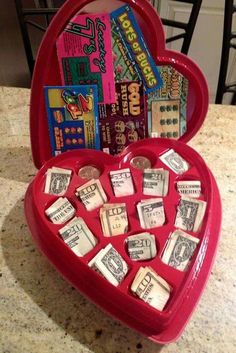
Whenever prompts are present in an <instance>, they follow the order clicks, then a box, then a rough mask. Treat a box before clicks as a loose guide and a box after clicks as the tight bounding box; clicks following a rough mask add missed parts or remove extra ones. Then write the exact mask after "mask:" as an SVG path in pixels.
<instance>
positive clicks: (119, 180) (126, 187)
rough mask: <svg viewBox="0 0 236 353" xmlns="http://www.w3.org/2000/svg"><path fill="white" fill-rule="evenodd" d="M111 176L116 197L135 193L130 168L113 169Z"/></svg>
mask: <svg viewBox="0 0 236 353" xmlns="http://www.w3.org/2000/svg"><path fill="white" fill-rule="evenodd" d="M110 178H111V183H112V187H113V190H114V194H115V196H116V197H121V196H128V195H133V194H134V185H133V181H132V175H131V172H130V169H129V168H126V169H120V170H115V171H111V172H110Z"/></svg>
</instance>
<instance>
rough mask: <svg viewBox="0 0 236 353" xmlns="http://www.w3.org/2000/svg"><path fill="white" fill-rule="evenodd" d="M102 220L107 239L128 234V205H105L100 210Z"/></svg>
mask: <svg viewBox="0 0 236 353" xmlns="http://www.w3.org/2000/svg"><path fill="white" fill-rule="evenodd" d="M100 220H101V225H102V231H103V235H104V236H105V237H112V236H115V235H119V234H124V233H127V231H128V217H127V212H126V204H125V203H116V204H104V205H103V207H102V208H100Z"/></svg>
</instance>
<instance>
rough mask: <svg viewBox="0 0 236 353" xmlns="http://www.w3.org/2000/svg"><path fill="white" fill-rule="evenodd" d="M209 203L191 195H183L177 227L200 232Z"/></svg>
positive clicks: (177, 215) (176, 222) (177, 216)
mask: <svg viewBox="0 0 236 353" xmlns="http://www.w3.org/2000/svg"><path fill="white" fill-rule="evenodd" d="M206 205H207V203H206V202H205V201H202V200H195V199H192V198H190V197H182V198H181V199H180V203H179V205H178V208H177V214H176V219H175V226H176V228H181V229H183V230H187V231H192V232H198V231H199V230H200V228H201V225H202V221H203V217H204V214H205V210H206Z"/></svg>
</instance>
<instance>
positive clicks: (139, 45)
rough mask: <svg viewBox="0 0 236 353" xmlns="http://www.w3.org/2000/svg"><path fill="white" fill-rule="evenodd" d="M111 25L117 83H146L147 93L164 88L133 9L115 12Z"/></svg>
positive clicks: (122, 9) (112, 15) (126, 7)
mask: <svg viewBox="0 0 236 353" xmlns="http://www.w3.org/2000/svg"><path fill="white" fill-rule="evenodd" d="M111 23H112V50H113V59H114V70H115V80H116V81H117V82H119V81H130V80H139V81H143V83H144V88H145V91H146V92H147V93H150V92H152V91H154V90H156V89H158V88H159V87H160V86H161V84H162V80H161V77H160V74H159V70H158V68H157V67H156V64H155V62H154V60H153V58H152V56H151V54H150V52H149V50H148V48H147V45H146V43H145V41H144V38H143V34H142V32H141V29H140V27H139V25H138V23H137V21H136V19H135V17H134V14H133V12H132V10H131V8H130V6H128V5H125V6H122V7H120V8H119V9H117V10H115V11H113V12H112V13H111Z"/></svg>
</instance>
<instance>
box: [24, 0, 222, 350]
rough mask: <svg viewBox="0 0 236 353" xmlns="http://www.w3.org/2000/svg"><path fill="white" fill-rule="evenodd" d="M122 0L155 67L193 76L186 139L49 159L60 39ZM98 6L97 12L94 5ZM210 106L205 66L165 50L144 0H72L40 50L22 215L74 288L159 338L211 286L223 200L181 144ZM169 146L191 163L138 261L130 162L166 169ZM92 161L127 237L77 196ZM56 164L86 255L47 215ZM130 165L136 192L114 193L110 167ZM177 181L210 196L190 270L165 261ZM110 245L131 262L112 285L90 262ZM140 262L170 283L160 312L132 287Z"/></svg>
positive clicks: (136, 177)
mask: <svg viewBox="0 0 236 353" xmlns="http://www.w3.org/2000/svg"><path fill="white" fill-rule="evenodd" d="M124 3H126V4H129V5H130V6H132V8H133V10H134V12H135V16H136V18H137V20H138V22H139V24H140V26H141V29H142V31H143V34H144V37H145V39H146V42H147V45H148V47H149V50H150V52H151V54H152V55H153V57H154V58H155V60H156V63H157V65H172V66H174V67H175V68H176V69H177V70H178V71H179V72H180V73H182V74H183V75H184V76H185V77H186V78H187V79H188V81H189V93H188V100H187V132H186V133H185V134H184V135H183V136H182V137H181V138H180V140H181V142H180V141H173V140H169V139H146V140H143V141H139V142H136V143H134V144H132V145H130V146H129V147H128V148H126V149H125V150H124V152H123V153H122V154H121V155H120V156H117V157H113V156H110V155H107V154H104V153H103V152H100V151H94V150H78V151H73V152H66V153H64V154H62V155H60V156H57V157H55V158H52V159H50V158H51V149H50V142H49V134H48V126H47V118H46V109H45V102H44V93H43V87H44V86H49V85H61V80H60V74H59V65H58V61H57V54H56V39H57V37H58V36H59V35H60V33H61V32H62V31H63V29H64V28H65V26H66V24H67V23H68V22H69V20H70V19H71V18H72V17H73V16H74V15H75V14H76V13H77V12H79V11H82V12H100V13H102V12H111V10H113V9H115V8H118V7H120V6H121V5H122V4H124ZM95 8H96V9H98V10H97V11H94V9H95ZM207 108H208V89H207V84H206V81H205V78H204V76H203V74H202V72H201V71H200V69H199V68H198V66H197V65H196V64H195V63H194V62H193V61H192V60H190V59H189V58H188V57H186V56H185V55H182V54H181V53H177V52H174V51H171V50H167V49H166V48H165V39H164V32H163V28H162V25H161V21H160V19H159V17H158V15H157V14H156V12H155V10H154V9H153V8H152V6H151V5H150V3H148V2H147V1H146V0H138V1H135V0H126V1H123V2H120V1H109V2H107V1H105V0H99V1H93V0H80V1H79V0H68V1H67V2H66V3H65V4H64V5H63V7H62V8H61V9H60V10H59V12H58V13H57V14H56V16H55V17H54V19H53V21H52V22H51V24H50V27H49V28H48V30H47V32H46V34H45V37H44V39H43V41H42V44H41V47H40V49H39V52H38V57H37V61H36V65H35V70H34V77H33V81H32V91H31V107H30V133H31V146H32V154H33V159H34V163H35V165H36V166H37V167H38V168H41V169H40V171H39V173H38V174H37V176H36V177H35V178H34V180H33V181H32V183H31V184H30V186H29V188H28V190H27V193H26V197H25V213H26V218H27V222H28V224H29V228H30V230H31V232H32V236H33V238H34V239H35V241H36V242H37V244H38V246H39V248H40V249H41V250H42V252H43V253H44V254H45V255H46V256H47V257H48V259H49V260H50V261H51V263H52V264H53V265H54V266H55V267H56V268H57V269H58V271H59V272H60V273H61V274H62V275H63V276H64V277H65V278H66V279H67V280H68V281H69V282H71V283H72V285H73V286H75V287H76V288H77V289H78V290H79V291H81V292H82V293H83V294H84V295H86V296H87V297H88V298H90V299H91V300H92V301H93V302H95V303H96V304H97V305H98V306H100V307H101V308H102V309H104V310H105V311H107V312H108V313H110V314H111V315H112V316H114V317H115V318H116V319H119V320H121V321H122V322H124V323H125V324H127V325H128V326H130V327H132V328H133V329H135V330H137V331H139V332H140V333H142V334H144V335H146V336H148V337H149V338H150V339H152V340H154V341H156V342H160V343H167V342H171V341H173V340H175V339H176V338H177V337H178V336H179V335H180V333H181V332H182V330H183V329H184V326H185V325H186V323H187V321H188V319H189V317H190V315H191V313H192V311H193V309H194V307H195V305H196V304H197V301H198V299H199V297H200V295H201V292H202V290H203V288H204V286H205V284H206V281H207V278H208V275H209V273H210V269H211V266H212V263H213V259H214V255H215V252H216V248H217V243H218V239H219V233H220V223H221V204H220V196H219V192H218V189H217V185H216V183H215V180H214V178H213V176H212V174H211V172H210V171H209V169H208V168H207V166H206V165H205V163H204V161H203V160H202V158H201V157H200V156H199V155H198V154H197V153H196V152H195V151H194V150H193V149H191V148H190V147H188V146H187V145H185V144H184V142H187V141H189V140H190V139H191V137H192V136H194V135H195V134H196V132H197V131H198V130H199V128H200V126H201V124H202V123H203V120H204V118H205V116H206V112H207ZM170 148H173V149H174V150H175V151H176V152H178V153H179V154H180V155H181V156H182V157H183V158H184V159H185V160H186V161H187V162H189V164H190V166H191V168H190V169H189V171H188V172H186V173H185V174H183V175H182V176H177V175H176V174H175V173H173V172H172V171H171V170H170V184H169V185H170V186H169V192H168V195H167V196H166V197H164V198H163V200H164V207H165V215H166V223H165V224H164V225H163V226H162V227H158V228H153V229H151V230H150V232H151V233H152V234H154V235H155V239H156V245H157V256H156V258H154V259H152V260H150V261H145V262H134V261H132V260H131V259H130V258H129V256H128V254H127V252H126V248H125V239H126V237H127V236H129V235H131V234H136V233H139V232H141V231H142V229H141V228H140V225H139V220H138V216H137V213H136V204H137V202H139V201H140V200H141V199H143V198H147V197H143V195H142V172H141V171H139V170H137V169H134V168H133V167H132V166H131V165H130V160H131V158H133V157H134V156H138V155H142V156H144V157H147V158H148V159H149V160H150V161H151V163H152V167H153V168H156V167H157V168H160V167H164V168H165V169H168V168H167V167H166V166H164V165H163V164H162V162H161V161H160V159H159V158H158V157H159V156H160V154H162V153H163V152H164V151H166V150H168V149H170ZM91 164H92V165H94V166H96V167H97V168H99V169H100V171H101V176H100V178H99V179H100V181H101V183H102V185H103V188H104V189H105V192H106V194H107V196H108V202H115V201H117V202H126V205H127V213H128V218H129V231H128V233H127V234H125V235H120V236H116V237H110V238H106V237H104V236H103V234H102V230H101V225H100V220H99V210H98V209H96V210H94V211H92V212H87V211H86V210H85V208H84V206H83V205H82V204H81V203H80V202H79V201H78V199H77V198H76V197H75V194H74V192H75V188H77V187H78V186H80V185H82V184H83V183H84V180H82V179H81V178H80V177H79V176H78V170H79V168H80V167H82V166H84V165H91ZM52 166H56V167H63V168H67V169H70V170H72V180H71V183H70V186H69V188H68V190H67V192H66V194H65V195H64V196H66V197H67V198H68V199H69V200H70V201H71V203H72V204H73V205H74V207H75V208H76V215H77V216H81V217H82V218H83V219H84V220H85V222H86V223H87V225H88V227H89V228H90V230H91V231H92V232H93V234H94V235H95V236H96V237H97V239H98V244H97V246H96V247H95V249H93V250H92V251H91V252H89V253H88V254H87V255H85V256H84V257H82V258H80V257H78V256H76V255H75V254H74V253H73V252H72V250H71V249H70V248H69V247H68V246H67V245H66V244H65V243H64V242H63V240H62V239H61V238H60V236H59V233H58V230H59V229H60V228H62V227H63V226H64V225H65V224H63V225H55V224H53V223H51V222H50V220H49V219H48V218H47V217H46V216H45V209H46V208H47V207H49V206H50V205H51V204H52V203H53V202H54V201H55V200H56V197H55V196H52V195H48V194H45V193H44V185H45V178H46V176H45V173H46V171H47V169H48V168H50V167H52ZM125 167H129V168H130V169H131V172H132V176H133V181H134V184H135V189H136V193H135V195H132V196H126V197H119V198H115V196H114V194H113V191H112V187H111V184H110V179H109V171H110V170H117V169H118V168H125ZM180 179H183V180H188V179H190V180H193V179H196V180H200V181H201V184H202V195H201V199H203V200H205V201H206V202H207V209H206V214H205V217H204V221H203V224H202V227H201V230H200V232H198V233H197V234H196V233H195V234H194V235H195V236H197V237H198V238H199V239H200V243H199V244H198V247H197V249H196V251H195V253H194V257H193V259H192V261H191V265H190V267H189V269H188V270H187V272H180V271H178V270H175V269H174V268H172V267H169V266H167V265H165V264H164V263H163V262H162V261H161V254H162V251H163V248H164V245H165V242H166V240H167V237H168V235H169V233H170V232H171V231H173V230H174V220H175V215H176V207H177V205H178V202H179V199H180V196H179V194H178V192H177V190H176V181H177V180H180ZM108 243H112V245H113V246H114V247H115V249H116V250H117V251H118V252H119V253H120V254H121V256H122V257H124V259H125V261H126V262H127V263H128V266H129V272H128V274H127V275H126V277H125V279H124V280H123V282H122V283H121V284H120V285H119V286H118V287H114V286H113V285H111V284H110V283H109V282H108V281H106V280H105V279H104V278H102V277H101V276H99V274H97V273H96V272H95V271H93V270H92V269H90V268H89V267H88V265H87V264H88V262H89V261H90V259H91V258H93V256H94V255H95V254H96V253H97V252H98V251H99V250H100V249H101V248H103V247H104V246H105V245H106V244H108ZM142 265H148V266H149V265H150V266H151V267H153V269H154V270H156V271H157V273H158V274H159V275H161V276H162V277H163V278H164V279H165V280H166V281H167V282H168V283H169V284H170V285H171V286H172V288H173V290H172V292H171V297H170V300H169V301H168V303H167V305H166V307H165V309H164V311H162V312H161V311H158V310H156V309H154V308H152V307H151V306H149V305H148V304H146V303H144V302H143V301H141V300H140V299H138V298H137V297H135V296H134V295H133V294H132V292H131V290H130V286H131V283H132V281H133V279H134V276H135V274H136V273H137V271H138V268H139V267H140V266H142Z"/></svg>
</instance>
